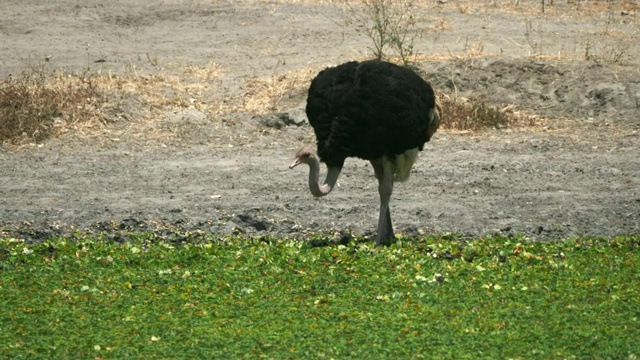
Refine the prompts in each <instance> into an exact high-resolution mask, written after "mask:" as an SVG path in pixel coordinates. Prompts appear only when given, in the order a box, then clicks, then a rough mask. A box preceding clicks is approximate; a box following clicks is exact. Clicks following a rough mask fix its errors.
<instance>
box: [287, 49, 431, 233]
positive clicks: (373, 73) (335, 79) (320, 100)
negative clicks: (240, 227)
mask: <svg viewBox="0 0 640 360" xmlns="http://www.w3.org/2000/svg"><path fill="white" fill-rule="evenodd" d="M440 115H441V111H440V107H439V106H438V104H437V102H436V98H435V95H434V92H433V89H432V88H431V85H429V84H428V83H427V82H426V81H424V80H423V79H422V78H421V77H420V76H418V75H417V74H416V73H414V72H413V71H411V70H409V69H406V68H403V67H400V66H397V65H394V64H391V63H388V62H382V61H364V62H355V61H352V62H348V63H345V64H342V65H339V66H336V67H332V68H328V69H325V70H323V71H321V72H320V73H319V74H318V76H316V77H315V78H314V79H313V81H312V82H311V86H310V87H309V96H308V99H307V117H308V118H309V123H311V126H313V130H314V132H315V134H316V145H317V154H318V156H315V154H313V151H311V150H310V149H309V148H307V147H303V148H302V149H300V150H299V151H298V152H297V153H296V156H295V158H294V160H293V163H292V164H291V165H290V166H289V168H291V169H293V168H295V167H296V166H298V165H300V164H307V165H309V190H310V191H311V194H313V196H316V197H320V196H325V195H327V194H329V193H330V192H331V191H332V190H333V189H334V187H335V185H336V183H337V180H338V176H339V175H340V172H341V170H342V166H343V165H344V161H345V159H346V158H347V157H352V156H355V157H359V158H362V159H365V160H369V162H370V163H371V165H372V166H373V171H374V173H375V176H376V179H378V193H379V194H380V213H379V217H378V229H377V234H376V244H378V245H382V244H388V243H390V241H392V240H393V239H394V238H395V235H394V232H393V224H392V223H391V211H390V209H389V202H390V198H391V194H392V192H393V184H394V182H395V181H405V180H407V179H408V178H409V174H410V172H411V167H412V166H413V163H414V161H415V159H416V157H417V154H418V151H419V150H422V149H423V147H424V144H425V143H426V142H427V141H429V140H430V139H431V136H432V135H433V133H434V132H435V131H436V130H437V129H438V125H439V124H440ZM318 157H319V158H320V159H318ZM320 161H322V162H324V163H326V164H327V175H326V178H325V180H324V181H323V182H320V181H319V173H320Z"/></svg>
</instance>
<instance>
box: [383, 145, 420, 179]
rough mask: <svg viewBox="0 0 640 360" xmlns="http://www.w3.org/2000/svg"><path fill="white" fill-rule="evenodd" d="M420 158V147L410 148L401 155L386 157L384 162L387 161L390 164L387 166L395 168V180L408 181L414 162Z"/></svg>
mask: <svg viewBox="0 0 640 360" xmlns="http://www.w3.org/2000/svg"><path fill="white" fill-rule="evenodd" d="M417 158H418V148H413V149H409V150H407V151H405V152H403V153H402V154H400V155H396V156H393V157H388V156H385V157H384V162H386V163H387V164H385V165H388V166H385V168H389V167H390V168H392V169H393V180H394V181H406V180H407V179H409V175H410V174H411V168H412V167H413V163H414V162H415V161H416V159H417Z"/></svg>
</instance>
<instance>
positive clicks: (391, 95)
mask: <svg viewBox="0 0 640 360" xmlns="http://www.w3.org/2000/svg"><path fill="white" fill-rule="evenodd" d="M434 109H435V96H434V92H433V88H432V87H431V86H430V85H429V84H428V83H427V82H426V81H424V80H423V79H422V78H421V77H420V76H418V75H417V74H416V73H415V72H413V71H411V70H409V69H407V68H403V67H401V66H398V65H395V64H391V63H388V62H383V61H376V60H371V61H364V62H355V61H352V62H348V63H345V64H342V65H339V66H336V67H332V68H327V69H325V70H323V71H321V72H320V73H319V74H318V75H317V76H316V78H315V79H313V81H312V82H311V86H310V88H309V95H308V99H307V108H306V112H307V117H308V118H309V123H310V124H311V126H312V127H313V129H314V131H315V134H316V139H317V153H318V156H319V157H320V160H321V161H322V162H324V163H326V164H327V165H328V166H332V167H342V166H343V164H344V161H345V159H346V158H347V157H352V156H355V157H359V158H362V159H366V160H375V159H380V158H382V157H383V156H384V155H387V156H389V157H390V158H391V157H392V156H393V155H398V154H402V153H403V152H405V151H406V150H408V149H413V148H418V149H419V150H422V149H423V147H424V144H425V143H426V142H427V141H429V139H430V137H431V135H432V134H433V132H435V129H433V130H431V127H433V126H432V125H433V124H431V123H432V121H431V119H430V116H431V112H432V111H434ZM436 127H437V124H436Z"/></svg>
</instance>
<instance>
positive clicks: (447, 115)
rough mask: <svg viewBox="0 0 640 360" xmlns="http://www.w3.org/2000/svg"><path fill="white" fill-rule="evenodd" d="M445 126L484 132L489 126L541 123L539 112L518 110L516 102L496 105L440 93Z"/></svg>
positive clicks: (504, 127)
mask: <svg viewBox="0 0 640 360" xmlns="http://www.w3.org/2000/svg"><path fill="white" fill-rule="evenodd" d="M437 96H438V101H439V103H440V106H441V107H442V123H441V124H440V127H441V129H442V130H451V131H460V132H481V131H484V130H488V129H506V128H525V127H526V128H531V127H534V126H538V125H540V122H541V119H540V118H539V117H537V116H534V115H530V114H527V113H524V112H521V111H518V110H517V109H516V108H515V107H514V106H512V105H507V106H496V105H491V104H488V103H486V102H484V101H480V100H470V99H466V98H463V97H458V96H455V95H449V94H444V93H439V94H438V95H437Z"/></svg>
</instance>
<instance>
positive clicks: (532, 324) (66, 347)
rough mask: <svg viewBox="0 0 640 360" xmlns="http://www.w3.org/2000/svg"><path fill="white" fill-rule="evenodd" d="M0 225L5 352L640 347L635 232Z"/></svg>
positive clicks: (542, 352) (429, 353) (472, 352)
mask: <svg viewBox="0 0 640 360" xmlns="http://www.w3.org/2000/svg"><path fill="white" fill-rule="evenodd" d="M124 238H126V240H127V241H126V242H123V243H119V242H114V241H110V240H106V239H101V238H97V239H96V238H84V237H82V236H79V237H78V238H77V239H75V240H69V239H58V240H54V241H48V242H44V243H41V244H36V245H32V244H26V243H24V242H22V241H18V240H15V239H0V294H2V295H1V296H0V301H1V302H2V303H1V304H0V323H2V330H1V331H0V358H11V359H37V358H43V359H52V358H58V359H62V358H74V359H78V358H85V359H87V358H96V359H98V358H103V359H122V358H210V359H232V358H251V359H256V358H261V357H263V358H273V359H287V358H291V359H303V358H304V359H321V358H327V359H329V358H335V359H343V358H358V359H380V358H394V359H399V358H405V359H407V358H413V359H418V358H450V359H465V358H469V359H477V358H522V359H525V358H526V359H531V358H544V359H547V358H552V359H562V358H580V359H584V358H602V359H605V358H615V359H627V358H628V359H631V358H633V359H635V358H636V357H637V356H638V355H640V345H639V343H638V334H640V320H639V319H638V318H639V317H640V272H639V271H638V264H640V251H639V249H640V236H637V235H635V236H628V237H618V238H614V239H591V238H582V239H574V240H569V241H565V242H558V243H533V242H530V241H528V240H527V239H524V238H513V239H505V238H487V239H479V240H475V241H472V242H466V241H461V240H457V239H455V238H453V237H443V238H426V239H401V240H400V241H398V242H397V243H396V244H394V245H392V246H391V247H388V248H375V247H373V246H372V244H371V243H369V242H361V241H357V242H351V243H349V244H348V245H334V246H326V247H312V246H310V244H313V243H305V242H300V241H294V240H274V239H270V238H261V239H240V238H231V239H213V238H211V239H207V240H206V241H203V240H202V236H201V235H199V236H192V235H190V234H186V237H182V238H181V241H183V240H184V239H186V240H187V243H186V244H185V243H183V244H180V245H177V244H171V243H168V242H166V241H159V240H158V239H157V238H156V236H155V235H154V234H151V233H145V234H128V235H125V236H124Z"/></svg>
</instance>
